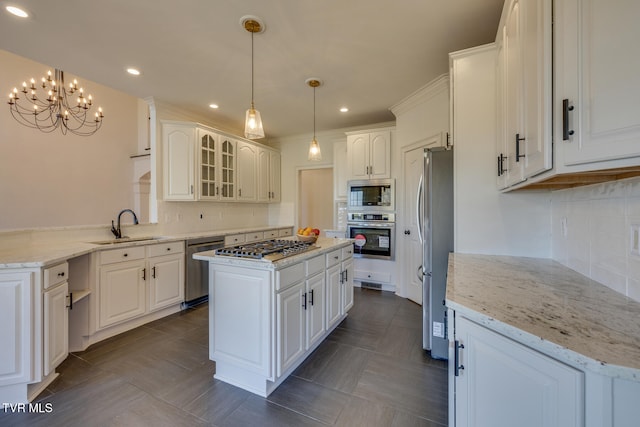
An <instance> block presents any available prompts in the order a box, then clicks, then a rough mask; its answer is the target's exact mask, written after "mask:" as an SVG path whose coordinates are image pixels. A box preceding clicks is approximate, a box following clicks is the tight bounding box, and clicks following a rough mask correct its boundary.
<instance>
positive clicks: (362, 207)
mask: <svg viewBox="0 0 640 427" xmlns="http://www.w3.org/2000/svg"><path fill="white" fill-rule="evenodd" d="M347 185H348V186H347V202H348V206H347V210H348V211H352V212H359V211H365V212H393V211H395V208H396V206H395V188H394V187H395V180H393V179H364V180H351V181H349V182H348V183H347Z"/></svg>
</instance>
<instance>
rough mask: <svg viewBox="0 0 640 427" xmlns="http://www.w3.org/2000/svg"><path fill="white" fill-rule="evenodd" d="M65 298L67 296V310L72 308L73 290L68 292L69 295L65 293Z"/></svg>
mask: <svg viewBox="0 0 640 427" xmlns="http://www.w3.org/2000/svg"><path fill="white" fill-rule="evenodd" d="M67 298H69V305H68V306H67V308H68V309H69V310H73V292H69V295H67Z"/></svg>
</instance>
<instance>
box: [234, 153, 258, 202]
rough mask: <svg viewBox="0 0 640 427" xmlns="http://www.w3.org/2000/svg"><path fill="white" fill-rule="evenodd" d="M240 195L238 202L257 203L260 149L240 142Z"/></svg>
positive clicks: (238, 164)
mask: <svg viewBox="0 0 640 427" xmlns="http://www.w3.org/2000/svg"><path fill="white" fill-rule="evenodd" d="M237 147H238V163H237V172H238V193H237V200H239V201H244V202H251V201H253V202H255V201H256V200H257V198H258V186H257V177H258V147H256V146H255V145H253V144H249V143H247V142H245V141H238V143H237Z"/></svg>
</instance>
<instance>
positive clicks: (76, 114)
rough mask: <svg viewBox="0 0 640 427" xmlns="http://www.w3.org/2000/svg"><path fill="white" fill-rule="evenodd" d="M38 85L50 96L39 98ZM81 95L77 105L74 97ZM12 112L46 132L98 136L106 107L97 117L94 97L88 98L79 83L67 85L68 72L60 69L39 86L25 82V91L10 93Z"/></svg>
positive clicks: (26, 122)
mask: <svg viewBox="0 0 640 427" xmlns="http://www.w3.org/2000/svg"><path fill="white" fill-rule="evenodd" d="M38 86H40V88H41V89H42V91H43V92H44V94H45V95H46V97H44V96H41V97H38V94H37V91H38ZM74 94H77V96H76V99H75V103H74V102H73V100H72V98H73V97H72V95H74ZM8 104H9V110H10V111H11V115H12V116H13V118H14V119H16V120H17V121H18V122H19V123H21V124H23V125H25V126H28V127H30V128H33V129H39V130H41V131H42V132H46V133H49V132H53V131H54V130H56V129H57V128H60V130H61V131H62V133H63V134H64V135H66V134H67V132H71V133H73V134H75V135H80V136H89V135H93V134H94V133H96V131H97V130H98V129H100V126H102V119H103V117H104V115H103V114H102V108H98V111H96V112H95V115H93V116H92V115H91V114H90V112H89V110H90V109H91V107H92V105H93V99H92V97H91V95H88V96H85V95H84V89H82V88H79V89H78V81H77V80H75V79H74V80H73V82H72V83H69V86H68V87H65V84H64V73H63V72H62V71H61V70H58V69H56V70H55V74H54V75H53V76H52V75H51V71H49V72H48V73H47V77H46V78H45V77H43V78H42V83H41V84H38V85H37V86H36V81H35V80H34V79H31V83H30V84H27V82H24V83H22V89H21V90H18V88H14V89H13V92H11V93H10V94H9V102H8Z"/></svg>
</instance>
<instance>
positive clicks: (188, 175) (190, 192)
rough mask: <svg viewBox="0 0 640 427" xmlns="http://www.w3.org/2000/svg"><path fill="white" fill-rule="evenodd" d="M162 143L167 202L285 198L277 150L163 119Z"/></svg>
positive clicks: (184, 123)
mask: <svg viewBox="0 0 640 427" xmlns="http://www.w3.org/2000/svg"><path fill="white" fill-rule="evenodd" d="M162 141H163V150H162V153H163V188H164V190H163V194H164V200H169V201H181V200H182V201H184V200H187V201H197V200H202V201H223V202H228V201H244V202H247V201H248V202H256V201H267V202H277V201H280V153H278V152H277V151H275V150H272V149H268V148H266V147H262V146H260V145H259V144H257V143H254V142H252V141H245V140H242V139H240V138H235V137H231V136H228V135H225V134H224V133H222V132H218V131H216V130H215V129H212V128H208V127H206V126H202V125H198V124H196V123H189V122H164V123H163V125H162ZM263 151H264V153H265V155H266V157H265V159H264V160H265V161H266V165H265V166H264V167H263V165H262V161H263V159H261V158H259V154H261V153H262V152H263ZM259 162H260V163H259ZM258 182H259V183H260V185H261V186H260V187H259V186H258ZM262 184H264V186H262ZM259 192H264V199H263V196H262V193H260V195H259Z"/></svg>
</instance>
